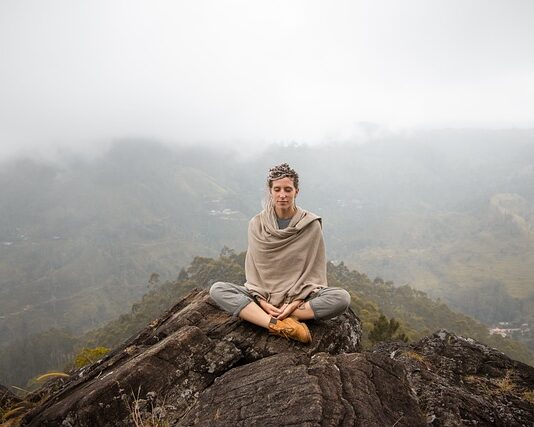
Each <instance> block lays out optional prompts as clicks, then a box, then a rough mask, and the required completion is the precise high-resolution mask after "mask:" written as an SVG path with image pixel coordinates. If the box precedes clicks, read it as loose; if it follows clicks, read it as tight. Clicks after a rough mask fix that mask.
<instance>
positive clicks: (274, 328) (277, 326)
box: [269, 317, 312, 344]
mask: <svg viewBox="0 0 534 427" xmlns="http://www.w3.org/2000/svg"><path fill="white" fill-rule="evenodd" d="M269 333H271V334H273V335H279V336H281V337H284V338H288V339H292V340H295V341H300V342H303V343H305V344H309V343H311V340H312V337H311V334H310V330H309V329H308V326H306V323H303V322H299V321H298V320H297V319H294V318H293V317H286V318H285V319H283V320H277V321H276V323H270V324H269Z"/></svg>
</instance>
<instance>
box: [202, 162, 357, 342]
mask: <svg viewBox="0 0 534 427" xmlns="http://www.w3.org/2000/svg"><path fill="white" fill-rule="evenodd" d="M267 186H268V191H269V197H268V201H267V203H266V206H265V209H264V210H263V211H261V212H260V213H259V214H257V215H256V216H255V217H254V218H252V219H251V220H250V222H249V227H248V250H247V255H246V260H245V274H246V283H245V284H244V286H240V285H236V284H233V283H227V282H216V283H214V284H213V285H212V287H211V289H210V295H211V297H212V298H213V300H214V301H215V302H216V303H217V304H218V305H219V307H221V308H222V309H223V310H225V311H227V312H228V313H231V314H232V315H234V316H239V317H240V318H241V319H244V320H246V321H248V322H251V323H254V324H255V325H258V326H263V327H265V328H266V329H268V330H269V331H270V332H271V333H273V334H276V335H280V336H284V337H286V338H291V339H294V340H297V341H300V342H304V343H310V342H311V340H312V337H311V334H310V331H309V329H308V327H307V326H306V324H305V323H304V321H305V320H310V319H329V318H332V317H335V316H338V315H339V314H341V313H343V312H344V311H345V310H346V309H347V307H348V306H349V304H350V295H349V293H348V292H347V291H345V290H344V289H341V288H329V287H328V285H327V281H326V256H325V246H324V239H323V233H322V224H321V218H320V217H318V216H317V215H315V214H313V213H311V212H308V211H305V210H304V209H301V208H300V207H298V206H297V205H296V204H295V199H296V197H297V194H298V192H299V178H298V174H297V173H296V172H295V171H294V170H293V169H291V168H290V167H289V165H288V164H287V163H283V164H281V165H278V166H275V167H273V168H271V169H270V170H269V176H268V179H267Z"/></svg>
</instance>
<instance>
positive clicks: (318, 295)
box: [210, 282, 350, 320]
mask: <svg viewBox="0 0 534 427" xmlns="http://www.w3.org/2000/svg"><path fill="white" fill-rule="evenodd" d="M210 296H211V298H212V299H213V300H214V301H215V302H216V303H217V305H218V306H219V307H221V308H222V309H223V310H224V311H226V312H228V313H230V314H231V315H232V316H238V315H239V313H240V312H241V310H242V309H243V308H245V307H246V306H247V305H248V304H250V303H251V302H254V298H253V297H252V294H251V293H250V291H249V290H248V289H247V288H245V287H244V286H240V285H235V284H233V283H228V282H216V283H214V284H213V285H212V286H211V288H210ZM305 301H309V303H310V307H311V309H312V311H313V313H314V316H315V317H314V318H315V319H317V320H319V319H330V318H332V317H336V316H339V315H340V314H341V313H343V312H344V311H345V310H346V309H347V307H348V306H349V305H350V295H349V293H348V292H347V291H346V290H345V289H341V288H319V289H318V290H317V291H316V292H313V293H312V294H311V295H310V296H309V297H308V298H306V300H305Z"/></svg>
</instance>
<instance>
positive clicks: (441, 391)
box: [20, 291, 534, 427]
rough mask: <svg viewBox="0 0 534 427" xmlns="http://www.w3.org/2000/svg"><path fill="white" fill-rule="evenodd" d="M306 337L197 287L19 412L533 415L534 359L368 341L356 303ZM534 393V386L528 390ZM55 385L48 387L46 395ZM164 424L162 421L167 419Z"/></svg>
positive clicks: (455, 341) (454, 345)
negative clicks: (274, 332)
mask: <svg viewBox="0 0 534 427" xmlns="http://www.w3.org/2000/svg"><path fill="white" fill-rule="evenodd" d="M308 325H309V327H310V330H311V332H312V335H313V342H312V344H311V345H309V346H307V345H304V344H300V343H297V342H294V341H287V340H285V339H283V338H280V337H275V336H270V335H269V334H268V333H267V331H265V330H264V329H262V328H259V327H255V326H253V325H250V324H248V323H246V322H242V321H241V320H239V319H236V318H232V317H231V316H228V315H227V314H225V313H224V312H222V311H220V310H219V309H218V308H217V307H216V306H215V304H214V303H213V302H212V301H211V299H210V298H209V296H208V294H207V292H206V291H193V292H192V293H191V294H189V295H188V296H187V297H186V298H184V299H183V300H181V301H180V302H179V303H178V304H176V305H175V306H174V307H173V308H172V309H171V310H169V311H168V312H167V313H166V314H165V315H164V316H163V317H162V318H160V319H158V320H156V321H154V322H152V323H151V324H150V325H148V326H147V327H146V328H145V329H144V330H143V331H141V332H140V333H139V334H138V335H136V336H134V337H132V338H131V339H130V340H129V341H128V342H126V343H125V344H124V345H122V346H121V347H119V348H117V349H115V350H114V351H113V352H112V353H111V354H109V355H108V356H107V357H105V358H104V359H102V360H101V361H99V362H97V363H95V364H93V365H91V366H90V367H87V368H85V369H82V370H80V371H77V372H76V373H75V374H74V375H73V376H72V377H71V379H69V380H68V381H67V382H65V383H64V384H62V385H61V386H60V387H59V389H58V390H57V391H56V388H57V383H55V384H52V385H51V386H50V388H49V390H54V391H53V393H52V394H51V395H50V396H48V393H47V392H44V391H43V390H41V391H40V392H39V393H36V394H34V395H33V396H29V397H28V400H30V401H31V400H33V401H36V400H39V396H45V398H44V399H43V401H41V402H39V403H38V404H37V406H36V407H35V408H34V409H32V410H31V411H30V412H28V413H27V414H26V415H25V416H24V418H22V419H21V420H20V422H21V424H22V425H28V426H56V425H57V426H129V425H173V426H193V425H197V426H206V425H210V426H232V427H234V426H290V425H293V426H397V427H398V426H422V425H427V423H428V424H431V425H443V426H453V425H510V426H512V425H514V426H515V425H528V426H530V425H532V424H533V422H534V415H533V413H534V405H533V403H532V390H533V383H534V374H533V371H534V369H533V368H531V367H529V366H527V365H524V364H521V363H519V362H515V361H513V360H510V359H509V358H507V357H506V356H504V355H503V354H501V353H498V352H496V351H494V350H491V349H489V348H488V347H485V346H483V345H481V344H478V343H476V342H474V341H471V340H468V339H467V340H466V339H463V338H460V337H457V336H455V335H451V334H448V333H447V332H446V331H440V332H438V333H436V334H435V335H433V336H431V337H427V338H425V339H423V340H421V341H419V342H417V343H414V344H410V345H407V344H399V343H388V344H384V345H381V346H379V347H376V348H375V349H373V351H368V352H361V348H360V339H361V324H360V321H359V320H358V318H357V317H356V316H355V315H354V313H352V312H351V311H348V312H347V313H345V314H343V315H342V316H339V317H337V318H335V319H332V320H328V321H319V322H308ZM529 393H530V394H529ZM46 396H48V397H46ZM158 423H159V424H158Z"/></svg>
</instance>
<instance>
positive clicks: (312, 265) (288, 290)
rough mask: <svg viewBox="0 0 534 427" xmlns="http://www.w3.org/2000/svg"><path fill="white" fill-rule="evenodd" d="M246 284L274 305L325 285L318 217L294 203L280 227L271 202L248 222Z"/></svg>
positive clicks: (299, 296) (300, 296)
mask: <svg viewBox="0 0 534 427" xmlns="http://www.w3.org/2000/svg"><path fill="white" fill-rule="evenodd" d="M245 274H246V279H247V281H246V283H245V286H246V288H247V289H248V290H250V291H251V292H252V294H254V295H259V296H261V297H263V298H265V299H266V300H267V301H269V302H270V303H271V304H273V305H275V306H280V305H281V304H283V303H289V302H291V301H293V300H295V299H305V298H306V297H307V296H308V295H310V294H311V293H312V292H313V291H314V290H315V289H317V288H321V287H327V286H328V285H327V282H326V255H325V246H324V239H323V232H322V224H321V218H320V217H318V216H317V215H315V214H313V213H311V212H308V211H305V210H304V209H301V208H299V207H297V213H296V214H295V215H294V216H293V218H292V219H291V221H290V223H289V225H288V226H287V227H286V228H284V229H282V230H280V229H278V224H277V222H276V213H275V210H274V207H273V205H272V203H269V205H268V206H267V207H266V208H265V209H264V210H263V211H262V212H260V213H259V214H257V215H256V216H255V217H254V218H252V219H251V220H250V222H249V226H248V250H247V256H246V259H245Z"/></svg>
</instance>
